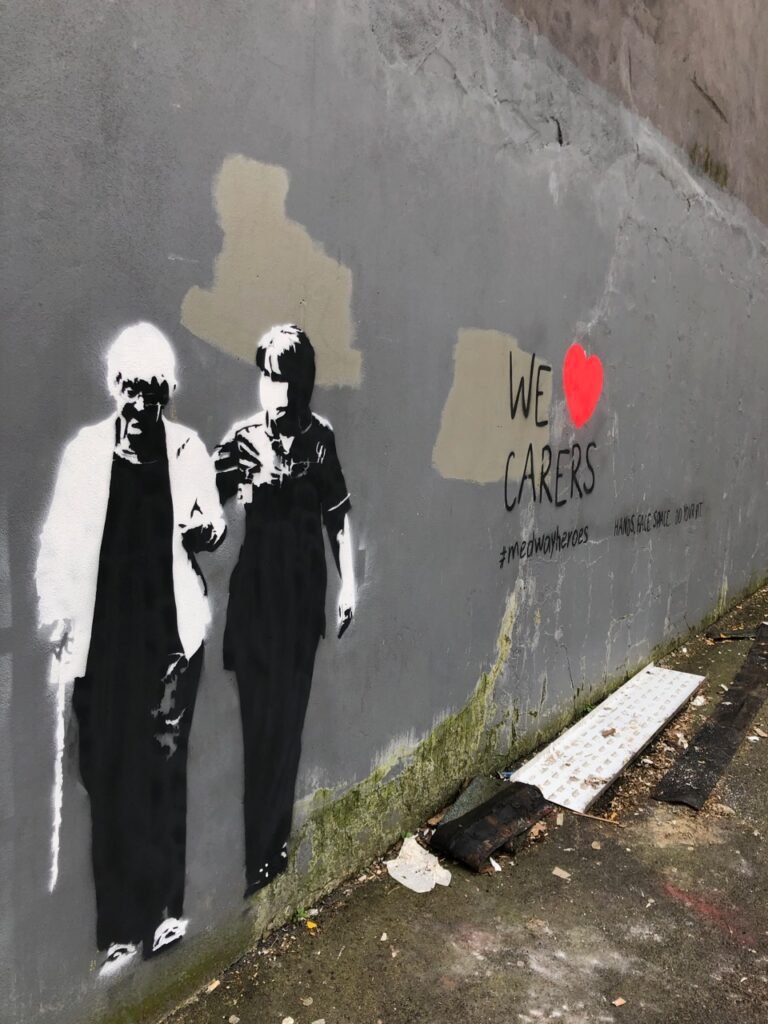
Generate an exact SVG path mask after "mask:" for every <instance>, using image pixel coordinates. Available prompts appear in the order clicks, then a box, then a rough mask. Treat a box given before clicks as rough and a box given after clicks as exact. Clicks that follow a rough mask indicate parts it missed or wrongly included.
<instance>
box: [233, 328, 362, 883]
mask: <svg viewBox="0 0 768 1024" xmlns="http://www.w3.org/2000/svg"><path fill="white" fill-rule="evenodd" d="M256 365H257V366H258V368H259V370H260V376H259V388H258V391H259V402H260V405H261V409H260V411H259V412H256V413H254V414H253V415H252V416H250V417H249V418H248V419H246V420H244V421H242V422H241V423H238V424H236V425H235V426H234V427H233V428H232V429H231V430H230V431H229V433H228V434H227V436H226V437H225V438H224V440H223V441H222V443H221V444H220V445H219V447H218V448H217V449H216V455H215V461H216V476H217V482H218V487H219V493H220V495H221V497H222V500H227V499H228V498H231V497H234V496H235V495H237V497H238V500H239V501H240V503H241V504H242V506H243V508H244V513H245V539H244V541H243V545H242V548H241V550H240V554H239V557H238V561H237V565H236V566H235V569H234V571H233V573H232V577H231V580H230V589H229V605H228V609H227V621H226V629H225V633H224V665H225V667H226V668H228V669H232V670H234V672H235V675H236V678H237V686H238V692H239V696H240V713H241V718H242V727H243V746H244V766H245V796H244V812H245V858H246V865H245V866H246V890H245V895H246V896H249V895H251V894H252V893H254V892H256V891H257V890H258V889H260V888H262V887H263V886H264V885H267V884H268V883H269V882H270V881H271V880H272V879H273V878H274V877H275V875H277V874H279V873H280V872H281V871H282V870H283V869H284V868H285V866H286V861H287V856H288V847H287V840H288V835H289V832H290V829H291V817H292V810H293V799H294V789H295V785H296V775H297V772H298V766H299V756H300V753H301V733H302V728H303V724H304V716H305V713H306V709H307V703H308V701H309V692H310V686H311V683H312V672H313V668H314V662H315V653H316V651H317V646H318V643H319V641H320V638H321V637H322V636H324V635H325V628H326V624H325V594H326V582H327V573H326V563H325V548H324V541H323V526H324V527H325V530H326V532H327V534H328V540H329V542H330V548H331V552H332V554H333V558H334V561H335V563H336V567H337V569H338V571H339V576H340V580H341V585H340V590H339V598H338V603H337V620H336V629H337V634H338V636H339V637H340V636H342V634H343V633H344V631H345V630H346V629H347V627H348V626H349V624H350V622H351V621H352V616H353V615H354V611H355V580H354V568H353V551H352V538H351V534H350V524H349V512H350V501H349V494H348V492H347V485H346V483H345V481H344V474H343V473H342V470H341V466H340V464H339V458H338V455H337V453H336V441H335V438H334V433H333V429H332V427H331V425H330V423H328V422H327V421H326V420H324V419H322V417H320V416H318V415H316V414H315V413H313V412H312V411H311V409H310V399H311V397H312V390H313V387H314V382H315V353H314V349H313V347H312V344H311V343H310V340H309V338H308V337H307V335H306V334H305V333H304V331H302V330H301V329H300V328H299V327H296V326H295V325H292V324H289V325H284V326H280V327H273V328H272V329H271V330H270V331H269V332H268V333H267V334H265V335H264V337H263V338H262V339H261V340H260V341H259V344H258V347H257V350H256Z"/></svg>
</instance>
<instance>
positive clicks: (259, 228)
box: [181, 155, 361, 387]
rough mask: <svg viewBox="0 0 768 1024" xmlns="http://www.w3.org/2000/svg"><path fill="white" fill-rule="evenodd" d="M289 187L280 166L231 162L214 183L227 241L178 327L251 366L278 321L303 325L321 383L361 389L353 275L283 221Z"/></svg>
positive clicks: (194, 290)
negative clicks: (207, 285) (210, 280)
mask: <svg viewBox="0 0 768 1024" xmlns="http://www.w3.org/2000/svg"><path fill="white" fill-rule="evenodd" d="M288 187H289V181H288V173H287V171H286V170H285V169H284V168H283V167H277V166H273V165H271V164H264V163H260V162H259V161H257V160H249V159H248V158H247V157H244V156H237V155H236V156H230V157H227V159H226V160H225V161H224V163H223V165H222V167H221V170H220V171H219V174H218V176H217V178H216V182H215V185H214V201H215V205H216V212H217V214H218V219H219V224H220V225H221V229H222V231H223V233H224V240H223V244H222V249H221V252H220V253H219V255H218V256H217V257H216V262H215V265H214V282H213V287H212V288H200V287H194V288H191V289H190V290H189V291H188V292H187V294H186V296H185V297H184V301H183V303H182V307H181V322H182V323H183V324H184V326H185V327H186V328H187V329H188V330H190V331H191V332H192V333H193V334H195V335H197V337H198V338H202V339H203V340H204V341H207V342H210V343H211V344H212V345H215V346H216V347H217V348H220V349H222V350H223V351H224V352H229V353H230V354H231V355H233V356H238V357H239V358H241V359H245V360H247V361H248V362H252V361H253V357H254V353H255V351H256V343H257V342H258V340H259V338H260V337H261V335H262V334H263V333H264V332H265V331H267V330H268V329H269V328H270V327H272V326H273V325H274V324H281V323H296V324H299V326H300V327H302V328H303V329H304V330H305V331H306V332H307V334H308V335H309V337H310V339H311V340H312V344H313V345H314V348H315V353H316V357H317V383H318V384H320V385H325V386H333V385H347V386H351V387H359V386H360V368H361V354H360V352H359V351H357V350H356V349H354V348H353V347H352V343H353V341H354V328H353V324H352V314H351V305H352V272H351V270H350V269H349V268H348V267H345V266H343V265H342V264H340V263H337V262H336V260H334V259H332V258H331V257H330V256H328V255H327V253H326V252H325V250H324V249H323V247H322V245H320V243H319V242H316V241H314V240H313V239H312V238H311V237H310V235H309V234H308V232H307V230H306V229H305V228H304V227H303V226H302V225H301V224H298V223H296V222H295V221H292V220H290V219H289V218H288V217H287V216H286V212H285V200H286V196H287V195H288Z"/></svg>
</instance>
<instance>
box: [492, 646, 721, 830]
mask: <svg viewBox="0 0 768 1024" xmlns="http://www.w3.org/2000/svg"><path fill="white" fill-rule="evenodd" d="M703 681H704V676H695V675H691V674H690V673H689V672H673V671H672V670H671V669H667V668H658V667H657V666H656V665H648V666H647V667H646V668H644V669H643V670H642V671H641V672H638V674H637V675H636V676H633V677H632V679H630V680H629V681H628V682H626V683H624V685H623V686H621V687H620V688H619V689H618V690H616V691H615V693H612V694H611V695H610V697H607V698H606V699H605V700H604V701H603V702H602V704H600V705H599V707H596V708H595V709H594V711H590V713H589V714H588V715H585V716H584V718H582V719H581V720H580V721H578V722H577V723H576V724H575V725H574V726H571V728H570V729H568V730H566V732H564V733H562V735H560V736H558V738H557V739H556V740H553V742H552V743H550V744H549V746H548V747H545V748H544V750H541V751H540V752H539V753H538V754H536V755H535V756H534V757H532V758H531V760H530V761H528V762H527V763H526V764H524V765H523V766H522V768H519V769H518V770H517V771H516V772H513V773H512V775H511V776H509V778H510V780H511V781H513V782H527V783H528V784H529V785H531V786H538V788H539V789H540V790H541V792H542V793H543V795H544V798H545V799H546V800H549V801H550V802H551V803H553V804H559V805H560V806H561V807H567V808H568V809H569V810H572V811H586V809H587V808H588V807H589V806H590V804H592V803H594V801H595V800H597V798H598V797H599V796H600V794H601V793H602V792H604V790H606V789H607V788H608V786H610V784H611V783H612V782H613V780H614V779H615V778H616V777H617V776H618V775H619V773H620V772H621V770H622V768H624V767H625V765H627V764H629V762H630V761H632V760H633V759H634V758H635V757H637V755H638V754H639V753H640V751H641V750H642V749H643V747H645V746H646V745H647V744H648V743H650V741H651V740H652V739H653V737H654V736H655V735H656V734H657V733H658V732H659V731H660V730H661V729H662V728H663V727H664V725H665V724H666V723H667V722H668V721H669V719H670V718H672V716H673V715H674V714H675V713H676V712H677V711H678V710H679V708H680V707H682V705H683V704H684V703H685V702H686V701H687V700H688V699H689V698H690V697H691V696H692V695H693V694H694V693H695V691H696V690H697V689H698V687H699V686H700V685H701V683H702V682H703Z"/></svg>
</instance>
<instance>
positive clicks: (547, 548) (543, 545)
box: [499, 526, 589, 569]
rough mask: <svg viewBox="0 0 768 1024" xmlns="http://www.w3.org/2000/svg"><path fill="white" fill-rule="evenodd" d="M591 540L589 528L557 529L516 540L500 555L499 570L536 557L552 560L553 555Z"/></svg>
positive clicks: (507, 545) (505, 547)
mask: <svg viewBox="0 0 768 1024" xmlns="http://www.w3.org/2000/svg"><path fill="white" fill-rule="evenodd" d="M588 540H589V527H588V526H581V527H579V529H576V530H561V529H560V528H559V527H557V526H556V527H555V529H554V530H550V531H549V533H536V532H534V533H532V534H531V535H530V537H529V538H528V539H527V540H525V539H523V540H516V541H515V542H514V543H512V544H505V545H503V546H502V548H501V554H500V555H499V568H500V569H503V568H504V566H505V565H511V564H512V562H517V561H522V560H523V559H524V558H533V557H534V556H536V555H540V556H543V557H544V558H551V557H552V556H553V555H555V554H558V553H559V552H561V551H566V550H567V549H568V548H575V547H578V546H579V545H580V544H586V543H587V541H588Z"/></svg>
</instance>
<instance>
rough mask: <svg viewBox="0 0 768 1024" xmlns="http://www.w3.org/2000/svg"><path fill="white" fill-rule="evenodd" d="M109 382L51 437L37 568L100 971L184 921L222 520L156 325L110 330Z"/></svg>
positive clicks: (178, 934)
mask: <svg viewBox="0 0 768 1024" xmlns="http://www.w3.org/2000/svg"><path fill="white" fill-rule="evenodd" d="M107 384H108V387H109V390H110V392H111V394H112V396H113V398H114V400H115V403H116V411H115V413H113V414H112V415H111V416H109V417H108V418H107V419H105V420H104V421H102V422H101V423H97V424H95V425H94V426H87V427H84V428H83V429H82V430H80V432H79V433H78V434H77V435H76V436H75V438H74V439H73V440H72V441H71V442H70V443H69V444H68V445H67V447H66V449H65V451H64V455H63V458H62V460H61V465H60V468H59V473H58V478H57V480H56V487H55V491H54V496H53V501H52V503H51V507H50V510H49V512H48V517H47V520H46V522H45V526H44V528H43V533H42V538H41V547H40V554H39V559H38V563H37V574H36V581H37V590H38V596H39V618H40V624H41V626H43V627H45V629H46V632H47V636H48V639H49V641H50V643H51V647H52V651H53V654H52V659H53V664H54V671H53V672H52V677H55V678H56V680H57V681H58V685H59V687H60V692H61V694H62V695H64V697H63V699H62V700H61V702H60V710H61V712H62V715H63V713H64V710H65V707H66V703H68V701H67V700H66V698H67V697H68V696H69V694H70V693H71V702H72V707H73V709H74V711H75V715H76V717H77V721H78V733H79V764H80V774H81V777H82V781H83V784H84V786H85V788H86V790H87V792H88V796H89V798H90V807H91V822H92V836H91V852H92V861H93V874H94V882H95V888H96V940H97V945H98V948H99V949H100V950H102V951H104V953H105V957H104V960H103V963H102V968H101V970H102V973H105V974H106V973H112V972H114V971H116V970H117V969H118V968H120V967H121V966H122V965H123V964H125V963H127V962H128V961H130V959H131V958H133V957H134V956H135V955H136V954H137V952H138V949H139V945H141V946H142V951H143V955H144V957H149V956H151V955H153V954H154V953H157V952H159V951H160V950H161V949H163V948H166V947H168V946H169V945H172V944H173V943H175V942H177V941H178V940H179V939H181V938H182V936H183V935H184V932H185V929H186V921H184V920H183V918H182V913H183V900H184V876H185V848H186V800H187V775H186V762H187V745H188V739H189V731H190V726H191V723H192V713H193V710H194V706H195V698H196V694H197V686H198V682H199V679H200V671H201V667H202V660H203V639H204V636H205V631H206V627H207V625H208V621H209V611H208V604H207V600H206V597H205V587H204V583H203V581H202V577H201V574H200V572H199V569H198V567H197V563H196V562H195V557H194V556H195V552H198V551H203V550H212V549H213V548H215V547H216V546H217V545H218V543H219V542H220V541H221V539H222V537H223V535H224V531H225V524H224V520H223V517H222V513H221V506H220V504H219V499H218V494H217V491H216V484H215V477H214V473H213V469H212V466H211V462H210V458H209V456H208V453H207V451H206V449H205V446H204V445H203V443H202V441H201V440H200V438H199V437H198V436H197V434H196V433H195V432H194V431H193V430H190V429H189V428H188V427H184V426H181V425H180V424H178V423H174V422H169V421H166V420H165V419H164V417H163V409H164V407H165V405H166V404H167V402H168V400H169V398H170V396H171V394H172V393H173V391H174V389H175V387H176V370H175V358H174V354H173V350H172V349H171V346H170V344H169V342H168V340H167V338H166V337H165V336H164V335H163V334H162V333H161V332H160V331H159V330H158V329H157V328H156V327H154V326H153V325H151V324H148V323H138V324H134V325H133V326H131V327H127V328H126V329H125V330H123V331H122V332H121V333H120V334H119V335H118V337H117V339H116V340H115V341H114V343H113V345H112V347H111V349H110V351H109V355H108V359H107ZM62 735H63V725H62V726H61V727H60V736H62ZM60 781H61V780H60V775H59V777H58V778H57V783H59V784H60ZM54 807H55V812H56V813H55V817H56V816H57V815H58V813H59V812H60V793H59V794H58V795H57V794H56V793H55V794H54ZM56 829H57V822H56V821H55V823H54V850H53V855H54V863H53V865H52V869H51V870H52V877H51V885H53V884H55V880H56V873H57V870H58V865H57V858H58V849H57V848H56V844H57V841H58V837H57V831H56Z"/></svg>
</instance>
